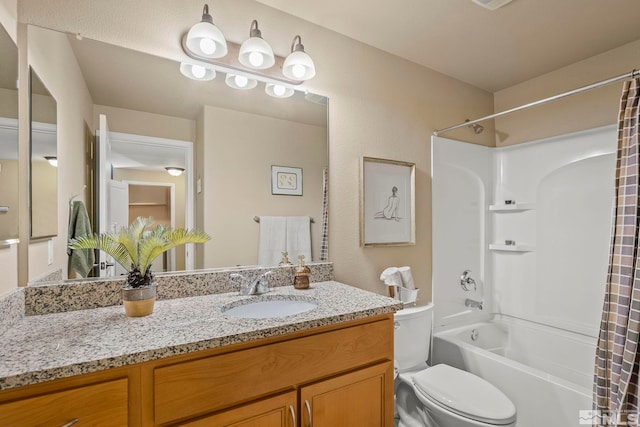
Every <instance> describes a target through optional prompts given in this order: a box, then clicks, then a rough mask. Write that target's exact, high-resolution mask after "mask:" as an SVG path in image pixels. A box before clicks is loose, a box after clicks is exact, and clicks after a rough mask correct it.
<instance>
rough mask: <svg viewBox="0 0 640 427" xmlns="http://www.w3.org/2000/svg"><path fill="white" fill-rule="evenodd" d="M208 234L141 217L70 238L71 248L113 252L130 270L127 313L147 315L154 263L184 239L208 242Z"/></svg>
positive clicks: (126, 288)
mask: <svg viewBox="0 0 640 427" xmlns="http://www.w3.org/2000/svg"><path fill="white" fill-rule="evenodd" d="M209 239H210V237H209V235H208V234H206V233H204V232H202V231H198V230H187V229H184V228H178V229H172V228H171V227H167V226H164V225H161V224H155V225H154V223H153V220H152V219H151V218H143V217H138V218H136V220H135V221H133V222H132V223H131V225H129V226H128V227H122V228H121V229H120V230H118V231H114V232H110V233H103V234H99V235H98V234H95V235H92V236H82V237H79V238H77V239H71V241H69V247H70V248H71V249H99V250H101V251H103V252H106V253H107V254H109V255H111V256H112V257H113V259H114V260H115V261H116V262H117V263H118V264H120V265H121V266H123V267H124V268H125V269H126V270H127V271H128V274H127V283H126V284H125V286H123V288H122V300H123V304H124V309H125V313H126V314H127V316H129V317H141V316H147V315H149V314H151V313H152V312H153V306H154V303H155V300H156V284H155V282H154V281H153V272H152V271H151V264H152V263H153V260H155V259H156V258H157V257H158V256H160V255H162V254H163V253H164V252H166V251H168V250H170V249H173V248H175V247H176V246H178V245H182V244H185V243H205V242H207V241H209Z"/></svg>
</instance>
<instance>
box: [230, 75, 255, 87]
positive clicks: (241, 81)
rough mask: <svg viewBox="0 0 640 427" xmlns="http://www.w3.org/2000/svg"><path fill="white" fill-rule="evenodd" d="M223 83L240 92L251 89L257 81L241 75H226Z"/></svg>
mask: <svg viewBox="0 0 640 427" xmlns="http://www.w3.org/2000/svg"><path fill="white" fill-rule="evenodd" d="M224 81H225V83H226V84H227V86H229V87H232V88H234V89H241V90H249V89H253V88H254V87H256V86H257V85H258V81H257V80H256V79H251V78H249V77H247V76H243V75H241V74H227V77H225V79H224Z"/></svg>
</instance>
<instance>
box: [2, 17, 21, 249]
mask: <svg viewBox="0 0 640 427" xmlns="http://www.w3.org/2000/svg"><path fill="white" fill-rule="evenodd" d="M0 58H2V66H1V67H0V245H2V244H4V243H9V242H13V241H15V239H17V237H18V90H17V89H16V82H17V81H18V48H17V47H16V45H15V43H14V42H13V40H12V39H11V37H9V34H7V32H6V30H5V29H4V28H3V27H2V26H0Z"/></svg>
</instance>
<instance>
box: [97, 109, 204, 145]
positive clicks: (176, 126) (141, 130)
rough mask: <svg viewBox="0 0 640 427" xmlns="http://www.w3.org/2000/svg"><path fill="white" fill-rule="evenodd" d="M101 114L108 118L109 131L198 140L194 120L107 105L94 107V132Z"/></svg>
mask: <svg viewBox="0 0 640 427" xmlns="http://www.w3.org/2000/svg"><path fill="white" fill-rule="evenodd" d="M100 114H105V115H106V116H107V123H108V124H109V130H110V131H111V132H122V133H130V134H134V135H144V136H154V137H156V138H168V139H177V140H181V141H195V140H196V139H195V138H196V123H195V121H194V120H188V119H183V118H180V117H171V116H163V115H160V114H152V113H146V112H143V111H134V110H127V109H123V108H115V107H108V106H105V105H94V107H93V124H94V126H93V127H94V130H95V129H97V128H98V123H99V117H100Z"/></svg>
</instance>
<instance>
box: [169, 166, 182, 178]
mask: <svg viewBox="0 0 640 427" xmlns="http://www.w3.org/2000/svg"><path fill="white" fill-rule="evenodd" d="M165 169H166V170H167V172H168V173H169V175H171V176H180V175H182V172H184V168H179V167H177V166H167V167H166V168H165Z"/></svg>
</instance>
